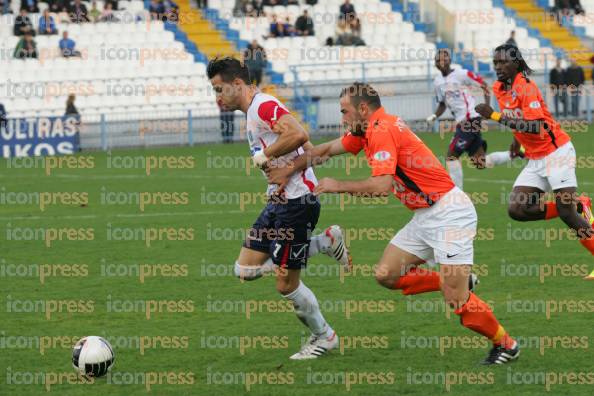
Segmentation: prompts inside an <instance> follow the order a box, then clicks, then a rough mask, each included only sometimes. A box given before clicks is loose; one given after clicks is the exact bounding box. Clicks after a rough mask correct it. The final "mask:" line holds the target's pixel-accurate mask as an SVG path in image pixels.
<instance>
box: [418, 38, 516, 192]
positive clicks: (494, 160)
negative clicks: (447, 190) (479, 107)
mask: <svg viewBox="0 0 594 396" xmlns="http://www.w3.org/2000/svg"><path fill="white" fill-rule="evenodd" d="M451 65H452V60H451V57H450V50H449V49H447V48H442V49H440V50H438V51H437V54H436V55H435V67H437V69H438V70H439V71H440V72H441V74H439V75H437V76H436V77H435V80H434V81H433V85H434V88H435V96H436V99H437V102H438V103H439V105H438V106H437V110H436V111H435V114H431V115H430V116H429V117H427V122H428V123H429V124H433V122H434V121H435V120H436V119H437V118H439V117H440V116H441V115H442V114H443V113H444V112H445V111H446V108H448V109H450V111H451V112H452V114H453V115H454V118H455V119H456V134H455V135H454V137H453V138H452V141H451V142H450V145H449V147H448V152H447V156H446V165H447V168H448V171H449V173H450V177H451V178H452V180H453V181H454V183H455V184H456V186H458V187H460V189H461V190H462V189H463V182H464V175H463V171H462V163H461V162H460V156H462V154H463V153H465V152H466V153H467V154H468V156H469V157H470V159H471V161H472V163H473V164H474V166H476V167H477V168H478V169H484V168H485V167H487V168H492V167H493V166H495V165H501V164H504V163H506V162H509V161H511V160H512V159H513V157H512V154H511V153H510V152H509V151H498V152H495V153H491V154H488V155H487V154H486V152H487V142H486V141H485V140H484V139H483V136H482V134H481V127H482V125H481V116H480V115H479V114H478V113H477V112H476V111H474V106H475V102H474V96H473V95H472V92H471V90H470V89H469V88H472V87H480V88H481V89H482V91H483V93H484V95H485V103H489V101H490V95H489V88H488V87H487V84H485V82H484V81H483V79H482V78H481V77H480V76H478V75H476V74H474V73H473V72H471V71H469V70H466V69H459V68H456V69H452V67H451Z"/></svg>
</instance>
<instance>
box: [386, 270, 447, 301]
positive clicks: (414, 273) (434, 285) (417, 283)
mask: <svg viewBox="0 0 594 396" xmlns="http://www.w3.org/2000/svg"><path fill="white" fill-rule="evenodd" d="M394 289H401V290H402V294H404V295H405V296H406V295H409V294H420V293H427V292H432V291H439V290H440V284H439V273H437V272H435V271H431V270H427V269H424V268H417V267H414V268H411V269H410V270H409V271H408V272H407V273H406V274H404V275H402V276H401V277H400V278H399V279H398V281H397V282H396V283H395V284H394Z"/></svg>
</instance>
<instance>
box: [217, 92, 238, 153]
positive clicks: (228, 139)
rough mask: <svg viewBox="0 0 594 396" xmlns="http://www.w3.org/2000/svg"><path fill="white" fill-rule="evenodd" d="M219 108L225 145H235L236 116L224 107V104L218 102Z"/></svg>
mask: <svg viewBox="0 0 594 396" xmlns="http://www.w3.org/2000/svg"><path fill="white" fill-rule="evenodd" d="M217 105H218V106H219V111H220V114H219V119H220V121H221V124H220V125H221V135H222V136H223V143H233V135H234V133H235V114H234V113H233V112H232V111H228V110H226V109H225V108H224V107H223V102H221V101H220V100H217Z"/></svg>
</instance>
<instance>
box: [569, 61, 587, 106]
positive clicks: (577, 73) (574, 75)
mask: <svg viewBox="0 0 594 396" xmlns="http://www.w3.org/2000/svg"><path fill="white" fill-rule="evenodd" d="M585 80H586V79H585V77H584V69H582V68H581V67H580V65H578V64H577V62H576V61H575V60H572V61H571V65H570V66H569V67H568V68H567V70H565V84H567V87H568V94H569V97H570V98H571V115H572V116H574V117H579V116H580V96H581V92H582V88H583V85H584V82H585Z"/></svg>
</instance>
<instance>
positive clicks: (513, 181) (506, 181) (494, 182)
mask: <svg viewBox="0 0 594 396" xmlns="http://www.w3.org/2000/svg"><path fill="white" fill-rule="evenodd" d="M464 180H465V181H469V182H479V183H487V184H489V183H490V184H511V185H513V184H514V183H515V180H509V179H476V178H472V177H469V178H467V179H464ZM578 185H585V186H594V183H593V182H585V181H580V180H579V179H578Z"/></svg>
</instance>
